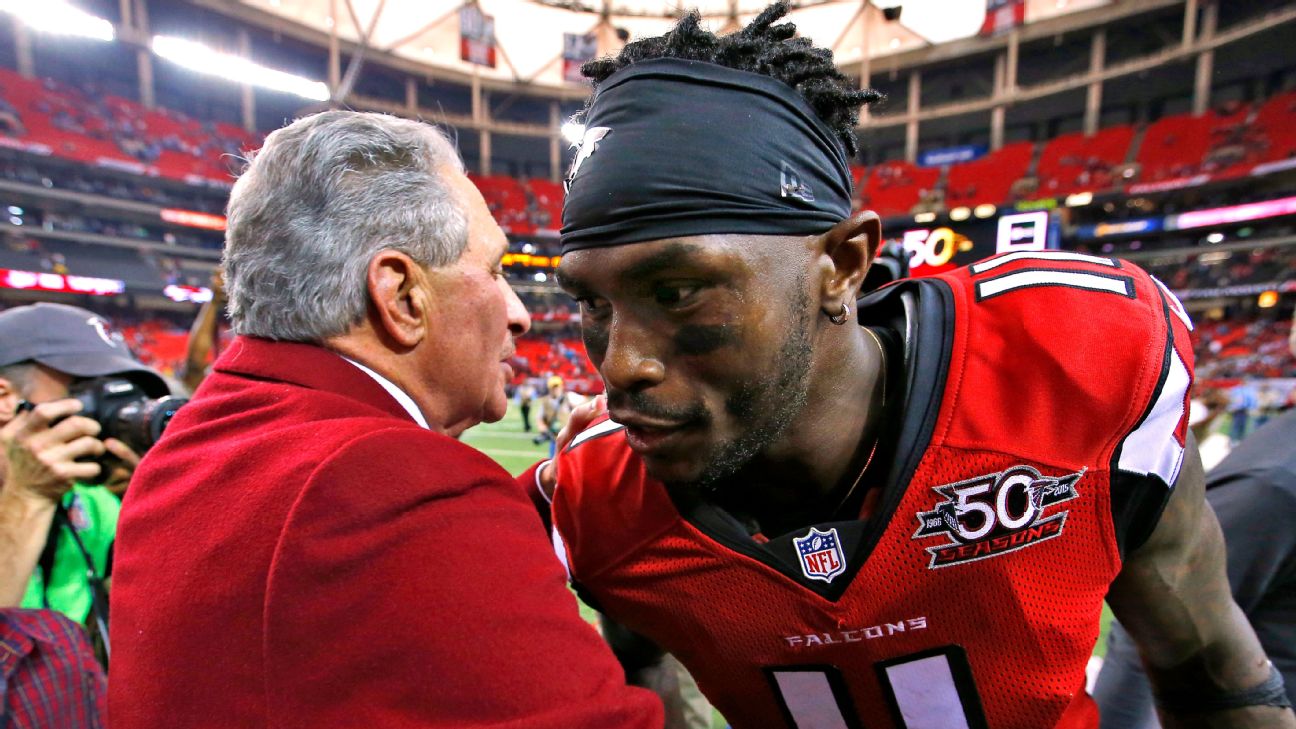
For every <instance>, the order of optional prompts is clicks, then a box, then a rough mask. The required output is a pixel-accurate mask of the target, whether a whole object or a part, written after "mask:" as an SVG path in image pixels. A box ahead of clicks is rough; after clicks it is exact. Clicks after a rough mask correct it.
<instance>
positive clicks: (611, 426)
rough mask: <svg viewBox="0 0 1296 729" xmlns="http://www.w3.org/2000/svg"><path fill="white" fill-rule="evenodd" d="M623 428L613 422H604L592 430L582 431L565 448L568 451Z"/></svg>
mask: <svg viewBox="0 0 1296 729" xmlns="http://www.w3.org/2000/svg"><path fill="white" fill-rule="evenodd" d="M624 427H625V426H624V425H622V424H620V423H618V422H616V421H614V420H604V421H603V422H601V423H599V424H598V425H595V426H594V427H593V428H586V429H585V430H582V431H581V432H580V434H579V435H577V436H576V437H575V438H572V442H571V444H570V445H568V446H567V447H568V448H569V449H570V448H575V447H576V446H578V445H580V444H581V443H584V442H585V441H587V440H589V439H590V438H597V437H598V436H600V435H604V434H605V433H611V432H612V431H614V430H618V429H620V428H624Z"/></svg>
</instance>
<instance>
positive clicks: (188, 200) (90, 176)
mask: <svg viewBox="0 0 1296 729" xmlns="http://www.w3.org/2000/svg"><path fill="white" fill-rule="evenodd" d="M0 179H5V180H13V181H14V182H22V183H26V184H28V185H36V186H40V187H44V188H46V189H59V190H71V191H73V192H83V193H87V194H90V195H101V196H103V197H110V198H114V199H118V200H132V201H136V202H146V203H152V204H154V205H158V206H160V207H170V208H182V209H185V210H195V211H198V212H202V213H215V214H220V213H221V212H223V211H224V209H225V197H226V196H227V195H228V194H229V191H228V190H226V189H223V188H211V189H206V188H200V187H199V188H196V187H194V186H192V185H180V184H177V185H168V186H167V187H166V188H164V187H162V186H161V185H157V184H152V181H150V180H149V178H146V177H140V176H138V175H129V174H113V173H112V172H111V171H109V170H96V169H93V168H88V167H84V166H73V165H69V164H61V163H53V162H45V163H44V164H40V165H38V164H36V163H35V162H34V161H32V160H31V159H30V158H28V159H19V158H18V156H17V155H16V154H15V153H10V152H7V151H6V150H3V149H0Z"/></svg>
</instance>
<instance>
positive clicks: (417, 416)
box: [338, 354, 428, 428]
mask: <svg viewBox="0 0 1296 729" xmlns="http://www.w3.org/2000/svg"><path fill="white" fill-rule="evenodd" d="M338 356H339V357H342V359H344V360H346V361H348V362H350V363H351V364H353V365H355V366H356V367H359V368H360V371H361V372H364V373H365V374H366V375H369V376H370V377H372V378H374V382H377V383H378V384H379V385H382V389H384V390H386V391H387V394H389V395H391V396H392V397H394V398H396V402H398V403H400V404H401V407H403V408H405V412H407V413H409V414H410V417H411V418H414V422H416V423H418V424H419V425H421V426H423V427H424V428H428V421H427V418H425V417H423V411H421V410H419V409H418V406H417V405H415V404H414V398H412V397H410V396H409V395H406V394H405V391H404V390H402V389H400V388H399V387H397V386H396V384H395V383H393V382H392V381H391V380H389V379H387V378H386V377H383V376H382V375H380V374H378V373H377V372H374V371H373V370H371V369H369V368H368V367H365V366H364V365H362V364H360V363H359V362H357V361H355V360H353V359H351V358H350V357H343V356H342V355H340V354H339V355H338Z"/></svg>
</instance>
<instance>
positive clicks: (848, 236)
mask: <svg viewBox="0 0 1296 729" xmlns="http://www.w3.org/2000/svg"><path fill="white" fill-rule="evenodd" d="M815 246H816V248H817V252H818V253H819V260H820V262H821V266H820V271H821V273H822V279H821V281H820V291H819V294H820V306H821V307H822V308H823V310H824V311H827V312H833V313H835V312H838V311H840V310H841V305H842V304H843V303H846V302H850V301H854V300H855V297H856V296H857V295H858V293H859V288H860V285H861V284H863V283H864V276H865V274H867V273H868V269H869V266H871V265H872V264H873V259H874V258H875V257H876V256H877V253H878V249H879V248H880V247H881V246H882V220H881V218H879V217H878V215H877V213H875V212H873V211H871V210H861V211H859V212H857V213H854V214H852V215H851V216H850V217H849V218H846V219H845V220H843V221H841V222H840V223H838V224H836V225H834V226H833V227H832V230H829V231H828V232H827V233H824V234H823V235H821V236H819V238H818V239H816V240H815Z"/></svg>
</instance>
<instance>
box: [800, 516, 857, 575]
mask: <svg viewBox="0 0 1296 729" xmlns="http://www.w3.org/2000/svg"><path fill="white" fill-rule="evenodd" d="M792 546H793V547H796V551H797V556H798V557H800V558H801V571H802V572H803V573H805V576H806V579H810V580H823V581H824V582H832V581H833V578H834V577H836V576H837V575H840V574H841V573H843V572H845V571H846V555H845V554H844V553H843V552H842V548H841V540H840V539H838V538H837V529H836V528H833V529H829V530H828V531H826V532H821V531H819V530H818V529H815V528H814V527H811V528H810V532H809V533H808V534H806V535H805V536H804V537H795V538H793V540H792Z"/></svg>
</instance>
